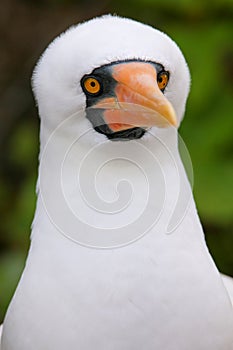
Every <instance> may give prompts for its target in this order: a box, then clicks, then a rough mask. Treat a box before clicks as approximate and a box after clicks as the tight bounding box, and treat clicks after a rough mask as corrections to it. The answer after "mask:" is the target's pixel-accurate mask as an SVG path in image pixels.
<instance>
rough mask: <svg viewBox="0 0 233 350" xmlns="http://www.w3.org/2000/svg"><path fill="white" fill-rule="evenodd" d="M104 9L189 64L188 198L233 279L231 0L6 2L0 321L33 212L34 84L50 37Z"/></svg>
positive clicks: (0, 84) (0, 67) (2, 15)
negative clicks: (155, 34)
mask: <svg viewBox="0 0 233 350" xmlns="http://www.w3.org/2000/svg"><path fill="white" fill-rule="evenodd" d="M104 13H116V14H119V15H121V16H127V17H131V18H134V19H137V20H139V21H142V22H145V23H148V24H151V25H152V26H155V27H157V28H159V29H160V30H162V31H164V32H166V33H167V34H169V35H170V36H171V37H172V38H173V39H174V40H175V41H176V42H177V43H178V45H179V46H180V47H181V49H182V51H183V53H184V54H185V57H186V59H187V61H188V64H189V67H190V70H191V75H192V88H191V94H190V97H189V100H188V105H187V111H186V117H185V120H184V122H183V124H182V126H181V129H180V134H181V136H182V138H183V140H184V141H185V143H186V146H187V147H188V150H189V152H190V155H191V159H192V163H193V168H194V195H195V198H196V203H197V206H198V209H199V214H200V217H201V220H202V223H203V226H204V229H205V232H206V239H207V243H208V246H209V248H210V251H211V253H212V255H213V256H214V259H215V261H216V264H217V266H218V267H219V269H220V270H221V271H223V272H225V273H227V274H230V275H232V276H233V253H232V252H233V200H232V198H233V185H232V182H233V137H232V132H233V115H232V107H233V100H232V97H233V46H232V43H233V2H232V0H205V1H203V0H196V1H194V0H128V1H126V0H117V1H115V0H112V1H111V0H104V1H102V2H100V1H96V0H86V1H84V0H83V1H81V0H79V1H78V0H76V1H73V0H44V1H39V0H37V1H35V0H24V1H23V0H21V1H19V0H10V1H9V0H2V1H1V11H0V28H1V32H0V35H1V36H0V37H1V41H0V51H1V59H0V101H1V109H0V113H1V116H0V122H1V127H0V142H1V154H0V157H1V159H0V164H1V172H0V196H1V203H0V211H1V222H0V322H1V321H2V319H3V317H4V314H5V311H6V308H7V305H8V303H9V301H10V299H11V297H12V294H13V292H14V289H15V287H16V284H17V281H18V279H19V276H20V274H21V272H22V269H23V266H24V262H25V258H26V254H27V250H28V247H29V235H30V225H31V221H32V218H33V213H34V209H35V200H36V197H35V185H36V177H37V166H38V161H37V155H38V130H39V120H38V117H37V111H36V108H35V106H34V101H33V97H32V93H31V87H30V77H31V73H32V70H33V67H34V65H35V63H36V61H37V59H38V58H39V56H40V54H41V53H42V52H43V50H44V49H45V48H46V46H47V45H48V43H49V42H50V41H51V40H52V39H53V38H54V37H55V36H57V35H58V34H59V33H60V32H62V31H63V30H65V29H66V28H67V27H69V26H70V25H72V24H74V23H77V22H79V21H83V20H86V19H89V18H91V17H93V16H97V15H101V14H104Z"/></svg>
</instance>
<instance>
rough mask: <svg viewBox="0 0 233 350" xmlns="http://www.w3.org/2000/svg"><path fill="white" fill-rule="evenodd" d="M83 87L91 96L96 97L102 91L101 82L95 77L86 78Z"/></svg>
mask: <svg viewBox="0 0 233 350" xmlns="http://www.w3.org/2000/svg"><path fill="white" fill-rule="evenodd" d="M82 85H83V88H84V89H85V91H86V92H87V93H89V94H91V95H96V94H98V93H99V92H100V90H101V85H100V82H99V81H98V80H97V79H96V78H94V77H87V78H84V79H83V81H82Z"/></svg>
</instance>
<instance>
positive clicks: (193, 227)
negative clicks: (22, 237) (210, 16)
mask: <svg viewBox="0 0 233 350" xmlns="http://www.w3.org/2000/svg"><path fill="white" fill-rule="evenodd" d="M189 85H190V77H189V70H188V67H187V64H186V62H185V59H184V57H183V55H182V53H181V51H180V50H179V48H178V47H177V45H176V44H175V43H174V42H173V41H172V40H171V39H170V38H169V37H168V36H167V35H165V34H163V33H161V32H160V31H158V30H156V29H153V28H152V27H150V26H147V25H144V24H141V23H138V22H136V21H133V20H130V19H125V18H119V17H116V16H110V15H109V16H103V17H100V18H96V19H93V20H90V21H88V22H86V23H83V24H80V25H77V26H73V27H71V28H70V29H69V30H67V31H66V32H65V33H64V34H62V35H61V36H59V37H58V38H57V39H55V40H54V41H53V42H52V44H51V45H49V47H48V48H47V50H46V51H45V53H44V54H43V55H42V57H41V59H40V61H39V63H38V65H37V67H36V69H35V72H34V75H33V90H34V93H35V97H36V101H37V104H38V108H39V114H40V118H41V131H40V142H41V150H40V167H39V180H38V201H37V208H36V214H35V219H34V222H33V228H32V235H31V246H30V250H29V254H28V258H27V262H26V266H25V269H24V272H23V274H22V277H21V279H20V282H19V284H18V287H17V289H16V292H15V295H14V297H13V299H12V301H11V304H10V306H9V309H8V312H7V315H6V318H5V321H4V325H3V335H2V343H1V350H29V349H30V350H31V349H33V350H42V349H43V350H45V349H46V350H54V349H56V350H61V349H62V350H63V349H64V348H67V349H69V350H76V349H82V350H93V349H98V350H100V349H101V350H102V349H108V350H110V349H112V350H116V349H117V350H118V349H121V350H130V349H134V350H137V349H138V350H139V349H140V350H141V349H145V350H152V349H153V350H154V349H165V350H187V349H190V350H209V349H211V350H220V349H221V350H230V349H233V312H232V307H231V304H230V299H229V296H228V295H227V292H226V289H225V288H224V285H223V282H222V279H221V277H220V274H219V272H218V270H217V268H216V266H215V264H214V262H213V260H212V258H211V256H210V254H209V252H208V249H207V247H206V243H205V240H204V235H203V230H202V227H201V224H200V222H199V218H198V214H197V211H196V208H195V203H194V200H193V197H192V194H191V189H190V184H189V181H188V180H187V177H186V174H185V171H184V169H183V165H182V162H181V160H180V156H179V151H178V134H177V126H179V124H180V122H181V120H182V118H183V114H184V111H185V103H186V99H187V96H188V92H189ZM116 185H117V186H116ZM179 198H181V200H179Z"/></svg>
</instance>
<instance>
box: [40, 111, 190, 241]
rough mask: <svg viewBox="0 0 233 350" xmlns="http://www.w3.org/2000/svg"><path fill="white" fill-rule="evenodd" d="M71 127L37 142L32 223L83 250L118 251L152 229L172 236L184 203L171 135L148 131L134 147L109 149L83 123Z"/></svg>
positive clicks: (184, 186) (186, 189)
mask: <svg viewBox="0 0 233 350" xmlns="http://www.w3.org/2000/svg"><path fill="white" fill-rule="evenodd" d="M76 124H77V121H76V120H75V118H74V119H73V120H72V119H71V120H70V123H68V124H67V125H65V126H62V128H58V129H56V131H55V132H54V133H52V134H51V135H50V137H45V138H43V139H41V142H42V148H41V156H40V168H39V200H38V206H37V212H38V211H40V216H41V215H42V216H45V215H46V216H47V217H49V219H50V223H51V225H53V226H55V227H56V229H58V230H59V231H60V232H63V233H64V235H65V236H67V237H70V238H71V239H73V240H75V241H78V242H80V243H82V244H85V245H90V246H100V247H105V246H107V247H108V246H118V245H124V244H126V243H128V242H130V241H133V240H135V239H137V238H138V237H140V236H142V235H143V234H145V233H146V232H148V231H150V230H152V229H156V228H159V229H160V230H161V229H162V231H164V232H172V231H173V230H175V229H176V228H177V226H179V225H180V224H181V223H182V220H183V218H184V217H185V215H186V212H187V209H188V207H189V205H190V202H192V194H191V190H190V185H189V182H188V180H187V177H186V174H185V171H184V169H183V165H182V162H181V159H180V156H179V151H178V141H177V138H178V137H177V131H176V130H175V129H174V128H170V129H169V128H168V129H156V130H152V131H150V132H149V133H148V134H147V135H146V136H145V137H144V138H142V139H140V140H135V141H126V142H119V141H118V142H113V141H109V140H107V139H105V138H104V137H103V135H97V134H96V133H95V132H94V131H93V130H92V129H87V130H85V124H84V126H83V129H82V128H81V129H80V124H79V132H78V133H77V130H76V127H75V125H76ZM42 127H43V125H42ZM80 130H81V132H80ZM42 131H43V129H42ZM45 134H46V132H45V130H44V131H43V132H42V133H41V135H45ZM42 207H43V208H42ZM38 208H39V209H38ZM36 216H37V215H36ZM43 221H44V220H42V219H41V220H40V222H43ZM37 222H38V221H37ZM39 231H41V230H39ZM83 232H85V235H83Z"/></svg>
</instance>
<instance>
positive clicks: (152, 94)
mask: <svg viewBox="0 0 233 350" xmlns="http://www.w3.org/2000/svg"><path fill="white" fill-rule="evenodd" d="M112 75H113V78H114V79H115V80H116V82H117V84H116V87H115V96H114V97H110V98H105V99H102V100H101V101H99V102H98V103H97V104H95V105H94V106H92V108H101V109H104V112H103V117H104V120H105V122H106V124H108V126H109V128H110V129H111V130H112V131H113V132H116V131H121V130H125V129H129V128H132V127H141V128H145V129H147V128H149V127H152V126H157V127H168V126H169V125H173V126H177V118H176V114H175V111H174V109H173V107H172V105H171V103H170V102H169V101H168V100H167V99H166V97H165V96H164V94H163V93H162V91H161V90H160V89H159V87H158V84H157V72H156V69H155V67H154V66H153V65H152V64H150V63H144V62H128V63H120V64H116V65H115V66H114V67H113V73H112Z"/></svg>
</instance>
